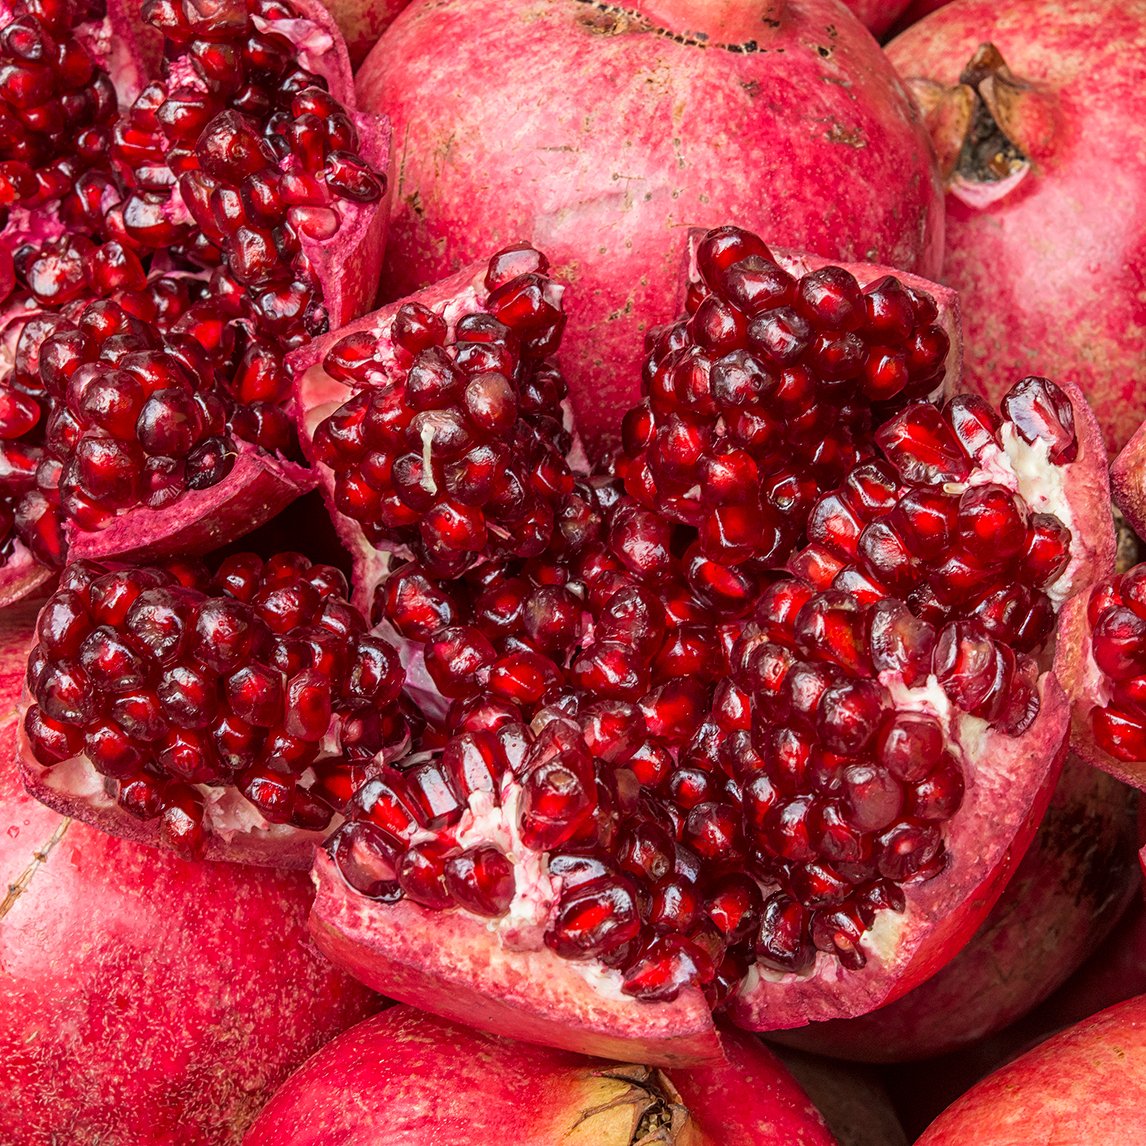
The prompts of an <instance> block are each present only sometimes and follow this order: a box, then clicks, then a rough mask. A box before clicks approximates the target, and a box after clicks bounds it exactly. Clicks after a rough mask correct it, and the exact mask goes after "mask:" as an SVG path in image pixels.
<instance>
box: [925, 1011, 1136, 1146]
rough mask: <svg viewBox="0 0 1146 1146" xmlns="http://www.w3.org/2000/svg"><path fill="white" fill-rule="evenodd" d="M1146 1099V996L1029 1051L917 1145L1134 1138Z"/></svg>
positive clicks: (958, 1104)
mask: <svg viewBox="0 0 1146 1146" xmlns="http://www.w3.org/2000/svg"><path fill="white" fill-rule="evenodd" d="M1143 1103H1146V995H1140V996H1138V997H1137V998H1134V999H1130V1000H1129V1001H1127V1002H1125V1003H1120V1004H1119V1005H1118V1006H1115V1007H1111V1008H1110V1009H1109V1010H1106V1011H1102V1012H1101V1013H1100V1014H1097V1015H1094V1016H1092V1017H1091V1018H1089V1019H1086V1020H1084V1021H1083V1022H1081V1023H1079V1024H1078V1025H1077V1026H1074V1027H1071V1028H1070V1029H1069V1030H1066V1031H1062V1032H1061V1033H1059V1034H1057V1035H1055V1036H1054V1037H1053V1038H1050V1039H1047V1041H1046V1042H1044V1043H1042V1044H1040V1045H1039V1046H1037V1047H1035V1048H1034V1049H1033V1050H1031V1051H1028V1052H1027V1053H1026V1054H1025V1055H1023V1056H1022V1057H1021V1058H1018V1059H1015V1060H1014V1062H1011V1063H1008V1064H1007V1065H1006V1066H1004V1067H1002V1068H1000V1069H999V1070H997V1071H996V1072H995V1073H994V1074H992V1075H990V1076H989V1077H987V1078H986V1079H984V1080H983V1081H982V1082H980V1083H978V1084H977V1085H975V1086H974V1087H972V1088H971V1089H970V1090H969V1091H968V1092H967V1093H966V1094H964V1095H963V1096H962V1097H961V1098H959V1099H957V1100H956V1101H955V1102H954V1103H952V1105H951V1106H949V1107H948V1108H947V1109H946V1110H945V1111H944V1112H943V1113H942V1114H941V1115H940V1116H939V1117H938V1118H937V1119H936V1120H935V1121H934V1122H933V1123H932V1124H931V1125H930V1126H929V1127H928V1128H927V1130H926V1131H925V1132H924V1134H923V1136H922V1137H921V1138H919V1139H918V1140H917V1143H916V1146H972V1144H973V1146H1020V1144H1024V1146H1025V1144H1026V1143H1030V1142H1133V1141H1136V1140H1137V1139H1138V1137H1139V1136H1140V1134H1141V1127H1142V1121H1141V1119H1142V1106H1143Z"/></svg>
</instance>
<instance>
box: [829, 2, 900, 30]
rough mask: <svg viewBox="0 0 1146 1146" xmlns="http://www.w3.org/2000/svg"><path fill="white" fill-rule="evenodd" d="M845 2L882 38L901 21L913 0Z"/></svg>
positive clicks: (863, 22) (864, 23) (868, 27)
mask: <svg viewBox="0 0 1146 1146" xmlns="http://www.w3.org/2000/svg"><path fill="white" fill-rule="evenodd" d="M845 3H846V4H847V6H848V7H849V8H850V9H851V10H852V12H853V13H854V14H855V15H856V16H857V17H858V18H859V20H860V21H861V22H862V24H863V25H864V27H865V28H867V29H868V31H869V32H871V34H872V35H873V36H875V37H876V39H882V38H883V36H884V34H885V33H886V32H887V31H888V30H889V29H890V28H891V27H892V26H893V25H894V24H896V23H897V22H898V21H899V19H900V17H901V16H902V14H903V12H904V10H905V9H906V8H907V7H908V6H909V5H910V3H911V0H845Z"/></svg>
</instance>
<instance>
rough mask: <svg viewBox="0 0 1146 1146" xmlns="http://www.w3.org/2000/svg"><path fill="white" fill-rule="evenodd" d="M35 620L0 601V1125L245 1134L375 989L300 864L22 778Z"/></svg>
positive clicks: (18, 1141) (62, 1133)
mask: <svg viewBox="0 0 1146 1146" xmlns="http://www.w3.org/2000/svg"><path fill="white" fill-rule="evenodd" d="M33 624H34V614H33V613H32V612H31V611H29V610H28V609H27V608H26V607H13V608H9V609H6V610H4V611H3V612H2V613H0V650H2V651H0V694H2V696H3V702H2V705H0V709H2V718H0V719H2V723H0V747H2V748H3V757H2V760H0V871H2V873H3V875H2V879H0V883H2V885H3V887H4V888H5V889H6V894H4V895H3V896H2V897H0V966H2V967H3V969H4V971H3V974H2V975H0V1091H2V1092H3V1094H4V1096H5V1101H4V1102H3V1103H2V1104H0V1140H2V1141H4V1142H5V1143H10V1144H12V1146H22V1144H25V1143H26V1144H28V1146H32V1144H33V1143H34V1144H39V1143H44V1142H69V1143H75V1144H76V1146H95V1144H96V1143H104V1142H115V1143H116V1144H117V1146H154V1144H155V1143H158V1142H163V1143H164V1144H165V1146H225V1144H233V1143H237V1142H238V1141H239V1139H240V1138H241V1136H242V1133H243V1130H244V1128H245V1127H246V1126H247V1124H248V1123H249V1122H250V1120H251V1118H252V1117H253V1116H254V1114H255V1113H256V1112H257V1110H258V1109H259V1107H260V1106H261V1105H262V1103H263V1101H264V1100H265V1098H266V1096H267V1095H268V1094H270V1093H271V1092H272V1091H273V1090H274V1088H275V1087H277V1086H278V1085H279V1083H280V1082H281V1081H282V1080H283V1078H285V1077H286V1075H287V1074H288V1073H289V1072H290V1071H291V1070H292V1069H293V1068H294V1067H295V1066H297V1065H298V1063H300V1062H301V1061H302V1060H303V1059H304V1058H305V1057H306V1056H307V1055H308V1054H310V1053H311V1052H312V1051H313V1050H315V1049H316V1048H317V1047H319V1046H320V1045H321V1044H322V1043H324V1042H325V1041H326V1040H327V1039H329V1038H331V1037H332V1036H333V1035H335V1034H337V1033H338V1032H340V1031H341V1030H343V1029H345V1028H346V1027H347V1026H349V1025H350V1024H351V1023H354V1022H357V1021H358V1020H359V1019H361V1018H363V1017H364V1016H366V1015H367V1014H369V1013H370V1011H371V1010H372V1009H373V1007H374V999H373V997H372V996H371V995H370V993H369V992H368V991H367V990H366V989H365V988H363V987H361V986H360V985H359V984H357V983H356V982H354V980H352V979H350V978H348V977H347V976H346V975H344V974H343V973H342V972H340V971H338V970H336V969H334V968H333V967H331V966H330V965H329V964H328V963H326V962H325V961H324V960H322V959H321V958H319V957H318V956H317V955H316V954H315V952H314V951H313V950H312V949H311V948H310V946H309V945H308V944H307V942H306V932H305V926H304V924H305V919H306V911H307V905H308V902H309V899H310V890H309V887H308V883H307V880H306V879H305V878H304V877H303V876H301V875H299V874H297V873H287V872H270V871H264V870H258V869H255V868H247V867H239V866H235V865H232V864H217V863H199V864H190V863H186V862H185V861H183V860H180V859H177V858H176V857H174V856H172V855H170V854H167V853H164V852H161V851H158V850H156V849H154V848H148V847H142V846H140V845H138V844H135V843H131V842H128V841H126V840H120V839H114V838H112V837H110V836H106V835H104V834H102V833H100V832H97V831H94V830H93V829H91V828H89V827H87V826H86V825H84V824H81V823H77V822H75V821H73V820H69V819H66V818H64V817H62V816H60V815H58V814H56V813H55V812H52V811H50V810H49V809H47V808H45V807H43V806H42V805H40V804H38V803H36V802H35V801H34V800H32V799H31V798H30V797H28V796H26V795H25V794H24V793H23V792H22V791H20V790H19V780H18V778H17V776H16V774H15V772H14V770H13V768H12V766H11V756H12V751H13V748H14V743H15V733H16V729H17V726H18V722H17V717H16V701H17V698H18V696H19V690H20V686H21V681H22V677H23V665H24V660H25V656H26V648H27V645H28V643H29V642H30V641H31V639H32V638H33Z"/></svg>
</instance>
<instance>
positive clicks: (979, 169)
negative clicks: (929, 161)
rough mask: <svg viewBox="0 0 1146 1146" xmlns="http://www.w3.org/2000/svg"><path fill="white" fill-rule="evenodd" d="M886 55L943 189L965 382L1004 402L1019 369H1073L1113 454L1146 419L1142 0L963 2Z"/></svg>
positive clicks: (1145, 35)
mask: <svg viewBox="0 0 1146 1146" xmlns="http://www.w3.org/2000/svg"><path fill="white" fill-rule="evenodd" d="M927 6H929V7H935V5H934V4H933V3H929V4H928V5H927ZM917 7H918V6H917ZM887 54H888V57H889V58H890V60H891V62H892V63H893V64H894V65H895V66H896V68H898V69H899V72H900V74H901V75H902V76H903V77H904V81H905V82H906V84H907V86H908V88H909V89H910V90H911V91H912V93H913V94H914V95H915V97H916V100H917V101H918V103H919V105H920V107H921V108H922V109H923V111H924V113H925V115H926V118H927V122H928V126H929V128H930V130H931V134H932V138H933V139H934V141H935V146H936V150H937V152H938V154H939V158H940V163H941V166H942V168H943V175H944V177H945V180H946V184H947V228H946V249H945V254H944V262H943V281H944V282H946V283H948V284H949V285H951V286H952V287H954V288H955V289H956V290H957V291H958V292H959V296H960V299H961V300H962V305H963V321H964V326H965V334H966V339H967V347H968V354H967V359H966V363H965V375H964V378H965V382H966V385H967V387H968V388H969V389H972V390H975V391H977V392H979V393H983V394H986V395H987V396H988V397H990V398H991V399H992V400H993V401H997V400H998V399H999V398H1000V397H1001V396H1002V393H1003V390H1004V389H1005V388H1006V380H1007V379H1010V378H1012V377H1017V376H1019V375H1021V374H1027V373H1031V372H1040V373H1048V374H1050V375H1051V376H1052V377H1055V378H1070V379H1072V380H1073V381H1076V382H1077V383H1078V384H1079V386H1080V387H1081V388H1082V390H1083V393H1085V394H1086V396H1087V398H1088V399H1089V400H1090V402H1091V404H1092V405H1093V406H1094V409H1095V411H1096V413H1097V416H1098V419H1099V422H1100V424H1101V425H1102V427H1103V431H1104V433H1105V435H1106V441H1107V445H1108V446H1109V448H1110V450H1111V451H1112V452H1114V451H1117V450H1119V449H1121V447H1122V446H1123V445H1124V444H1125V442H1126V440H1127V438H1129V436H1130V434H1131V433H1132V432H1133V431H1134V430H1135V429H1136V428H1137V427H1138V424H1139V422H1141V421H1142V419H1143V417H1144V416H1146V394H1144V393H1143V390H1142V387H1141V386H1139V385H1138V381H1137V379H1138V375H1139V373H1140V370H1141V362H1142V357H1143V354H1144V353H1146V324H1144V323H1143V312H1142V297H1141V293H1142V287H1141V283H1140V281H1139V274H1138V268H1139V267H1141V266H1142V265H1143V263H1144V261H1146V197H1144V196H1143V194H1142V188H1143V187H1144V186H1146V127H1144V126H1143V122H1142V118H1141V117H1140V116H1139V115H1138V114H1137V112H1136V111H1135V110H1134V108H1133V106H1132V104H1131V102H1129V101H1127V100H1125V99H1122V98H1121V96H1120V94H1119V93H1121V92H1124V91H1132V90H1135V89H1137V88H1138V87H1139V86H1140V85H1141V84H1142V83H1143V82H1144V81H1146V6H1143V4H1142V3H1140V2H1138V0H1135V2H1132V3H1125V2H1122V0H1099V2H1094V0H1031V2H1029V3H1022V4H999V3H996V2H995V0H955V2H954V3H950V4H946V5H944V6H942V7H941V8H940V10H939V11H937V12H934V13H932V14H931V15H929V16H926V17H925V18H924V19H922V20H920V21H919V22H918V23H915V24H914V25H912V26H911V27H910V28H908V29H907V30H906V31H905V32H903V33H902V35H900V36H898V37H896V39H895V40H893V41H892V42H891V43H890V44H888V46H887ZM1099 299H1101V303H1097V302H1096V300H1099Z"/></svg>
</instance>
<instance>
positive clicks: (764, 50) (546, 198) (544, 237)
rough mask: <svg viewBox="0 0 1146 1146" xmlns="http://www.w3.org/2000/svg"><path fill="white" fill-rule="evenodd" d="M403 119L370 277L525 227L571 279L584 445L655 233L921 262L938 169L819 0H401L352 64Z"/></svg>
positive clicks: (645, 310) (624, 360)
mask: <svg viewBox="0 0 1146 1146" xmlns="http://www.w3.org/2000/svg"><path fill="white" fill-rule="evenodd" d="M358 93H359V100H360V103H361V106H362V107H364V108H367V109H372V110H375V111H384V112H385V113H386V114H387V115H389V116H390V117H391V119H392V120H393V123H394V129H395V139H396V140H399V141H400V146H399V147H398V148H397V150H396V152H395V155H394V165H393V179H394V203H393V214H392V225H391V231H390V238H389V243H388V256H387V262H386V266H385V269H384V279H383V283H384V290H385V292H387V294H388V297H390V298H398V297H400V296H403V295H407V294H409V293H410V292H411V291H413V290H415V289H417V288H421V287H424V286H426V285H428V284H429V283H431V282H433V281H435V280H437V279H440V278H442V277H444V276H445V275H447V274H450V273H452V272H454V271H457V270H459V269H460V268H462V267H463V266H465V265H466V264H467V263H469V262H470V261H471V260H474V259H477V258H480V257H483V256H485V255H487V254H488V253H489V252H490V251H492V250H495V249H496V248H498V247H500V246H504V245H505V244H507V243H512V242H516V241H518V240H522V239H524V240H528V241H530V242H532V243H533V244H534V245H535V246H537V247H539V248H540V249H542V250H544V251H545V252H546V253H547V254H548V255H549V257H550V259H551V260H552V263H553V265H554V270H555V274H556V275H557V277H559V278H560V279H562V280H564V281H565V282H567V283H568V284H570V285H571V286H572V287H574V288H575V289H574V290H572V291H571V293H570V299H569V303H568V307H569V315H570V325H569V331H568V333H567V335H566V338H565V342H564V345H563V349H562V355H561V362H562V364H563V366H564V368H565V370H566V372H567V373H568V376H569V384H570V389H571V395H572V399H573V406H574V408H575V410H576V412H577V416H578V420H579V425H580V428H581V432H582V434H583V435H584V437H585V441H586V444H587V446H588V448H589V450H590V453H592V454H594V455H595V456H600V455H601V454H603V452H604V447H605V446H606V445H607V444H615V442H616V440H617V436H618V426H619V420H620V415H621V414H623V413H624V411H625V409H626V408H627V407H628V406H629V405H630V403H631V402H632V401H633V399H634V398H635V397H636V395H637V382H638V378H639V363H640V346H641V339H642V337H643V335H644V334H645V333H646V332H647V331H648V330H649V329H650V328H651V327H653V326H655V325H657V324H658V323H662V322H666V321H668V320H670V319H672V318H673V317H674V315H675V311H676V308H675V304H674V302H673V295H672V288H671V284H672V283H673V281H674V278H675V275H676V273H677V270H678V266H677V251H678V245H677V243H676V242H675V241H674V238H675V237H676V236H677V235H680V234H682V233H683V232H684V231H685V230H686V229H687V228H689V227H692V226H713V225H716V224H719V223H723V222H725V221H727V220H735V221H737V222H740V223H742V224H744V225H745V226H748V227H751V228H753V229H755V230H758V231H759V232H760V233H761V234H762V235H763V236H764V238H765V239H767V240H768V241H769V242H774V243H777V244H781V245H786V246H796V247H801V248H804V249H807V250H811V251H814V252H816V253H818V254H822V255H826V256H830V257H833V258H838V259H848V260H851V261H861V260H866V261H871V262H882V263H887V264H889V265H891V266H896V267H901V268H903V269H905V270H910V271H918V272H919V273H921V274H924V275H930V276H932V277H934V275H935V274H936V273H937V272H938V269H939V263H940V258H941V255H942V248H943V243H942V234H943V232H942V202H941V191H940V189H939V185H938V182H937V174H936V172H935V170H934V166H933V164H934V160H933V158H932V155H931V152H930V148H929V147H928V146H927V143H926V133H925V132H924V130H923V127H922V124H921V122H920V120H919V117H918V113H917V112H916V111H915V110H914V108H913V107H912V106H911V104H910V102H909V101H908V100H907V98H906V97H905V94H904V91H903V89H902V87H901V85H900V83H899V81H898V79H897V78H896V76H895V74H894V72H893V71H892V70H891V68H890V67H889V66H888V64H887V62H886V60H885V59H884V57H883V55H882V53H881V52H880V51H879V49H878V48H877V46H876V45H875V43H874V42H873V41H872V39H871V36H870V35H869V34H868V33H867V32H866V31H865V30H864V29H863V27H862V26H861V25H860V24H859V22H858V21H857V20H855V19H854V18H852V17H851V16H850V15H848V14H845V13H843V12H841V11H840V6H839V4H838V3H836V2H835V0H783V2H782V3H775V2H764V0H750V2H748V3H741V4H733V3H721V4H711V3H706V2H703V0H642V2H640V3H631V4H621V5H615V4H609V5H597V4H586V3H583V2H581V0H449V2H447V3H442V2H440V0H417V2H415V3H414V4H412V5H411V6H410V7H409V8H407V10H406V11H405V12H404V13H403V14H402V16H401V18H400V19H399V20H398V21H396V22H395V24H394V25H393V26H392V27H391V28H390V29H389V31H387V32H386V34H385V35H384V36H383V37H382V39H381V40H380V41H379V42H378V44H377V45H376V47H375V48H374V49H373V51H372V53H371V55H370V56H369V57H368V58H367V60H366V62H365V63H364V64H363V66H362V69H361V71H360V72H359V74H358Z"/></svg>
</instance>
